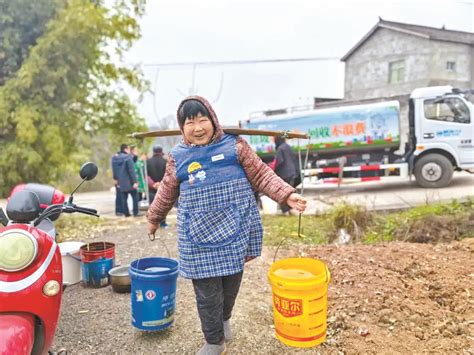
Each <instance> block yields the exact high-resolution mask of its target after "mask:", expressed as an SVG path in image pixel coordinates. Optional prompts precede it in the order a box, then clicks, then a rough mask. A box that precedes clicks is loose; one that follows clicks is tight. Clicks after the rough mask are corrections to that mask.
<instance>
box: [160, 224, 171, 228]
mask: <svg viewBox="0 0 474 355" xmlns="http://www.w3.org/2000/svg"><path fill="white" fill-rule="evenodd" d="M169 226H170V225H169V224H168V223H166V222H161V223H160V228H163V229H168V228H169Z"/></svg>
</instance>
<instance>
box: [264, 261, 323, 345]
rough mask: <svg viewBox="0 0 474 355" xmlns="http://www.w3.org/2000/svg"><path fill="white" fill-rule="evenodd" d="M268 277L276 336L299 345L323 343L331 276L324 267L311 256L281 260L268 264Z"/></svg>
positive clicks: (286, 342)
mask: <svg viewBox="0 0 474 355" xmlns="http://www.w3.org/2000/svg"><path fill="white" fill-rule="evenodd" d="M268 279H269V281H270V284H271V285H272V293H273V296H272V298H273V317H274V322H275V333H276V336H277V338H278V339H279V340H280V341H281V342H282V343H283V344H286V345H289V346H295V347H299V348H309V347H312V346H316V345H319V344H321V343H322V342H324V340H326V317H327V304H328V301H327V291H328V284H329V281H330V279H331V275H330V273H329V270H328V268H327V266H326V265H325V264H324V263H323V262H322V261H320V260H317V259H311V258H289V259H283V260H279V261H277V262H274V263H273V264H272V266H271V267H270V270H269V271H268Z"/></svg>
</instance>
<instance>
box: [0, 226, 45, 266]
mask: <svg viewBox="0 0 474 355" xmlns="http://www.w3.org/2000/svg"><path fill="white" fill-rule="evenodd" d="M37 252H38V243H37V242H36V239H35V238H34V237H33V236H32V235H31V234H30V233H28V232H25V231H22V230H18V229H14V230H9V231H6V232H5V233H4V234H0V270H4V271H8V272H13V271H19V270H22V269H24V268H26V267H27V266H28V265H30V264H31V263H32V262H33V260H34V259H35V257H36V254H37Z"/></svg>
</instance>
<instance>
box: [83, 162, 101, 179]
mask: <svg viewBox="0 0 474 355" xmlns="http://www.w3.org/2000/svg"><path fill="white" fill-rule="evenodd" d="M98 171H99V169H98V168H97V165H95V164H94V163H91V162H88V163H84V164H83V165H82V166H81V170H80V172H79V175H80V176H81V179H82V180H92V179H93V178H95V177H96V176H97V172H98Z"/></svg>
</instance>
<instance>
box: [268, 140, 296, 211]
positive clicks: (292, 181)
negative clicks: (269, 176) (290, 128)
mask: <svg viewBox="0 0 474 355" xmlns="http://www.w3.org/2000/svg"><path fill="white" fill-rule="evenodd" d="M275 147H276V157H275V169H274V170H275V174H277V175H278V176H279V177H281V178H282V180H283V181H284V182H286V183H287V184H288V185H290V186H292V187H296V186H298V185H299V184H300V183H301V176H300V173H299V169H298V161H297V160H296V156H295V154H294V153H293V151H292V150H291V147H290V145H289V144H288V143H286V140H285V138H282V137H275ZM280 209H281V211H282V212H283V213H284V214H286V213H287V212H290V210H291V208H290V206H288V205H287V204H286V203H283V204H280Z"/></svg>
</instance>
